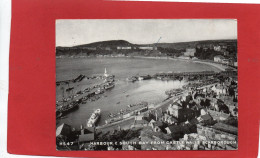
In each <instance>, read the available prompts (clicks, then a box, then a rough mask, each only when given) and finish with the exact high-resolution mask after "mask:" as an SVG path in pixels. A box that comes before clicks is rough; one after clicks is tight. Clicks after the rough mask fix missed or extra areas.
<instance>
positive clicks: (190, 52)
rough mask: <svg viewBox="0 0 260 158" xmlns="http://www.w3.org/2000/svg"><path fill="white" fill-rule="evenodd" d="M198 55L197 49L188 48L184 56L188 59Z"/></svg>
mask: <svg viewBox="0 0 260 158" xmlns="http://www.w3.org/2000/svg"><path fill="white" fill-rule="evenodd" d="M195 53H196V49H195V48H186V52H184V53H183V55H184V56H188V57H190V56H191V57H194V56H195Z"/></svg>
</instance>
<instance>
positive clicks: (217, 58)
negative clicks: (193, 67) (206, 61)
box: [214, 55, 225, 63]
mask: <svg viewBox="0 0 260 158" xmlns="http://www.w3.org/2000/svg"><path fill="white" fill-rule="evenodd" d="M223 59H225V58H224V57H223V56H221V55H217V56H214V61H215V62H218V63H222V60H223Z"/></svg>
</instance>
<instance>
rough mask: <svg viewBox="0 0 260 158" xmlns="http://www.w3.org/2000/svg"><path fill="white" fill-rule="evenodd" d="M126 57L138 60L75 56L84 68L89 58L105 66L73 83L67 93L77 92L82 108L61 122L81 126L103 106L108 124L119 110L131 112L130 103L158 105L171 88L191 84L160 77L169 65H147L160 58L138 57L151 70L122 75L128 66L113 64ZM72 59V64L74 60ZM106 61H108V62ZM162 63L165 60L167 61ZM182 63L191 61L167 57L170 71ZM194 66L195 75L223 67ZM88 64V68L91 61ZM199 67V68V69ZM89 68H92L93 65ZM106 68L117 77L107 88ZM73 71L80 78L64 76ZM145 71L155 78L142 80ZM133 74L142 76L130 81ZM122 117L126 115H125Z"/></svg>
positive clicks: (104, 117) (130, 61) (58, 89)
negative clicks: (135, 80)
mask: <svg viewBox="0 0 260 158" xmlns="http://www.w3.org/2000/svg"><path fill="white" fill-rule="evenodd" d="M59 60H60V64H61V65H62V64H64V60H65V61H66V59H59ZM59 60H58V61H59ZM122 60H123V61H125V62H126V63H129V64H131V65H132V63H134V62H135V61H136V59H129V58H121V59H120V60H117V59H116V58H92V59H74V61H75V62H77V63H80V62H82V65H79V66H80V67H83V65H85V64H84V63H87V61H89V62H90V63H91V62H93V61H96V63H95V64H97V65H99V66H100V64H101V62H102V63H103V64H104V65H103V66H100V68H101V69H100V68H99V67H97V68H96V67H95V69H97V70H95V71H96V73H88V71H87V72H86V73H83V72H81V74H82V76H86V77H84V79H82V81H80V82H71V83H70V85H69V86H70V87H74V89H73V92H72V91H71V92H68V93H67V96H66V98H68V96H71V95H72V94H69V93H73V95H74V97H73V100H75V101H76V100H78V101H79V100H80V107H79V109H77V110H74V111H71V112H70V113H68V114H66V117H63V118H60V119H58V120H57V123H58V124H60V123H68V124H74V126H75V128H79V127H80V126H81V125H82V124H85V123H86V120H87V119H88V118H89V117H90V115H91V113H92V112H93V111H94V109H97V108H101V109H102V114H101V118H100V120H99V122H98V123H97V125H105V124H106V122H110V120H111V119H112V117H111V116H113V117H114V118H115V116H116V115H118V114H119V113H125V114H126V112H127V111H128V112H131V111H132V110H129V109H128V110H126V109H127V106H129V105H132V104H138V103H140V102H147V104H148V103H149V104H158V103H160V102H161V101H163V100H165V99H166V98H167V97H168V95H166V94H165V92H166V91H167V90H171V89H178V88H182V87H183V86H186V85H187V84H188V83H187V82H186V81H185V80H178V79H177V78H175V79H174V78H169V79H167V80H163V79H160V78H159V79H158V76H162V75H164V77H166V76H167V73H163V74H162V73H161V72H162V71H161V70H163V68H164V67H165V65H164V64H161V67H162V69H161V68H160V67H158V68H157V69H158V71H155V70H154V67H151V68H150V69H149V68H148V67H147V64H151V65H153V64H154V63H158V62H160V61H161V60H158V59H137V61H138V62H141V63H144V67H146V70H147V71H140V70H143V68H142V69H135V70H136V72H131V73H122V74H118V72H124V71H127V70H126V68H125V69H124V67H123V68H122V66H121V70H120V69H119V70H118V68H119V67H120V66H119V67H116V69H117V70H114V69H113V64H112V63H116V62H120V63H121V64H122ZM162 60H164V59H162ZM69 61H70V63H71V59H70V60H69ZM83 61H84V62H83ZM105 61H108V62H107V63H106V62H105ZM72 62H73V61H72ZM125 62H124V63H125ZM145 62H146V63H145ZM168 62H169V63H168ZM70 63H69V64H70ZM120 63H116V64H120ZM161 63H165V61H163V62H161ZM95 64H94V65H95ZM169 64H173V65H176V66H172V68H173V69H169V67H168V66H169ZM181 64H187V63H186V62H183V61H172V60H169V61H168V60H167V62H166V66H167V70H166V71H165V72H169V71H171V73H172V72H174V71H172V70H174V68H176V67H177V68H179V67H180V65H181ZM94 65H93V66H94ZM131 65H127V66H131ZM190 65H191V67H192V68H191V69H187V70H186V71H188V72H190V71H191V70H192V69H193V72H194V73H195V74H196V73H198V72H199V71H206V72H211V73H214V72H219V70H218V69H215V68H214V67H208V66H206V69H201V68H203V67H204V65H203V64H197V63H196V64H194V63H190ZM194 65H195V66H194ZM63 66H65V67H66V66H67V65H63ZM93 66H92V67H93ZM109 66H110V67H109ZM84 67H88V63H87V65H86V66H84ZM196 67H197V69H195V68H196ZM58 68H59V66H58ZM88 68H90V66H89V67H88ZM88 68H86V70H89V69H88ZM185 68H187V66H185V67H184V69H183V71H184V72H185ZM72 69H73V68H72ZM99 69H100V70H99ZM102 69H103V70H102ZM105 69H106V70H105ZM159 69H160V71H159ZM68 70H70V69H68ZM58 71H59V70H57V73H59V72H58ZM92 71H93V70H92ZM102 71H103V73H102ZM105 71H109V73H111V74H112V75H114V76H115V77H113V78H110V79H111V80H112V82H108V83H110V85H109V86H108V87H110V88H111V89H110V88H107V89H106V90H105V88H102V89H100V87H104V86H101V85H104V84H106V83H107V82H106V81H105V80H104V78H102V76H103V75H104V73H105ZM131 71H133V69H131ZM113 72H117V73H113ZM176 73H177V74H179V76H180V75H182V76H183V74H185V73H180V69H178V71H177V72H176ZM194 73H192V72H190V74H194ZM69 74H71V76H68V77H67V78H73V77H75V76H76V77H77V76H78V74H75V75H72V74H73V72H67V73H62V75H64V76H65V75H69ZM143 74H146V75H147V74H149V75H150V76H151V77H148V78H141V79H140V76H143V77H145V76H144V75H143ZM186 74H188V73H186ZM62 75H57V76H59V77H60V76H62ZM131 76H139V77H136V78H137V81H138V82H129V81H128V80H127V78H129V77H131ZM168 76H169V75H168ZM175 76H176V75H175ZM62 79H63V80H64V79H66V78H65V77H64V78H62ZM111 85H113V86H111ZM155 85H157V86H155ZM62 87H67V88H68V84H63V86H62V85H59V86H57V96H56V97H57V100H58V101H59V100H62V93H63V92H62V90H61V88H62ZM153 96H156V97H153ZM123 110H125V111H123ZM131 115H132V114H131ZM121 117H123V115H122V116H121ZM119 118H120V117H119ZM120 119H122V118H120Z"/></svg>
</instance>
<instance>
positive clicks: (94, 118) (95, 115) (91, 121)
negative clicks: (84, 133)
mask: <svg viewBox="0 0 260 158" xmlns="http://www.w3.org/2000/svg"><path fill="white" fill-rule="evenodd" d="M100 115H101V110H100V109H97V110H95V111H94V112H93V113H92V114H91V116H90V118H89V120H88V122H87V126H88V127H94V126H95V124H96V123H97V121H98V119H99V118H100Z"/></svg>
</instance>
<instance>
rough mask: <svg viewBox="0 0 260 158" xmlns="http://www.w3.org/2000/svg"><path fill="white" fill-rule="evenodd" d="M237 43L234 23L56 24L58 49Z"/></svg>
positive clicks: (115, 21)
mask: <svg viewBox="0 0 260 158" xmlns="http://www.w3.org/2000/svg"><path fill="white" fill-rule="evenodd" d="M160 37H161V39H160V41H159V43H176V42H189V41H199V40H215V39H237V21H236V20H235V19H88V20H85V19H81V20H79V19H78V20H69V19H68V20H67V19H66V20H56V46H75V45H81V44H88V43H93V42H98V41H107V40H126V41H128V42H130V43H133V44H150V43H156V42H157V41H158V40H159V38H160Z"/></svg>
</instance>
